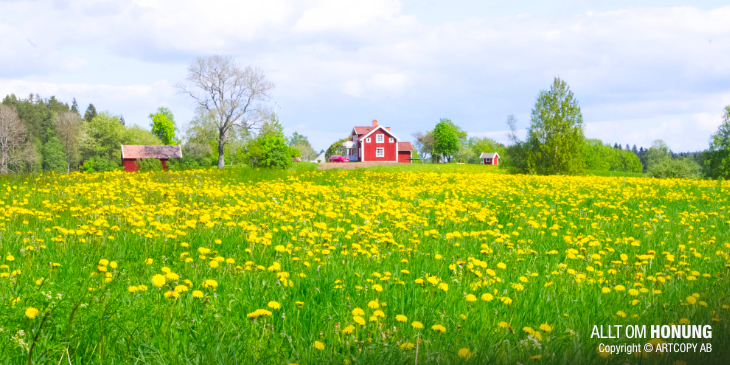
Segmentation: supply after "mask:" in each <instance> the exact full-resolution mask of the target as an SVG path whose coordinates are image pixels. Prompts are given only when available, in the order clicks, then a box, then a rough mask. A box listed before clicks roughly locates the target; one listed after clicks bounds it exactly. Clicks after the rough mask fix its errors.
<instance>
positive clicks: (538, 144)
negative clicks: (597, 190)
mask: <svg viewBox="0 0 730 365" xmlns="http://www.w3.org/2000/svg"><path fill="white" fill-rule="evenodd" d="M520 144H521V143H520ZM584 146H585V137H584V135H583V115H582V114H581V111H580V107H579V106H578V101H577V100H575V98H574V95H573V92H572V91H570V88H569V87H568V84H567V83H566V82H565V81H563V80H561V79H560V78H557V77H556V78H555V79H554V80H553V84H552V85H551V86H550V90H549V91H545V90H543V91H541V92H540V95H539V96H538V97H537V101H536V102H535V108H534V109H533V110H532V117H531V119H530V128H529V129H528V131H527V140H526V141H525V142H524V145H520V146H518V147H516V148H513V149H512V150H511V153H510V154H509V155H510V157H511V158H515V160H516V161H518V162H519V164H515V165H514V167H515V168H516V170H517V171H518V172H526V173H536V174H540V175H553V174H559V175H576V174H581V173H583V171H584V170H585V165H584V162H583V157H584V156H583V148H584ZM514 153H520V154H521V156H519V157H516V156H514V155H513V154H514Z"/></svg>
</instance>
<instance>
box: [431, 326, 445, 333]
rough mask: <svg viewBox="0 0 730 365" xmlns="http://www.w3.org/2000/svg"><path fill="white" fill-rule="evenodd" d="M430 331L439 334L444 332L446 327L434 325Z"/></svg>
mask: <svg viewBox="0 0 730 365" xmlns="http://www.w3.org/2000/svg"><path fill="white" fill-rule="evenodd" d="M431 329H432V330H434V331H436V332H439V333H444V332H446V327H444V326H442V325H440V324H435V325H433V326H431Z"/></svg>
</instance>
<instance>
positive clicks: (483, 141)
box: [467, 137, 507, 163]
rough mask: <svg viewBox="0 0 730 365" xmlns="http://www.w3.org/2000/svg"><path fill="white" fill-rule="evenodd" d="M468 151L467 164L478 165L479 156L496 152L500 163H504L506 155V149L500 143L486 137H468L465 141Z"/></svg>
mask: <svg viewBox="0 0 730 365" xmlns="http://www.w3.org/2000/svg"><path fill="white" fill-rule="evenodd" d="M467 145H468V146H469V149H471V150H472V154H471V157H470V158H469V161H468V162H469V163H480V162H481V161H480V160H479V156H481V154H482V153H484V152H497V153H498V154H499V156H500V157H501V158H502V160H501V161H500V163H504V158H505V156H506V155H507V151H506V148H505V147H504V145H502V144H501V143H499V142H497V141H495V140H493V139H491V138H487V137H483V138H480V137H470V138H469V139H468V141H467Z"/></svg>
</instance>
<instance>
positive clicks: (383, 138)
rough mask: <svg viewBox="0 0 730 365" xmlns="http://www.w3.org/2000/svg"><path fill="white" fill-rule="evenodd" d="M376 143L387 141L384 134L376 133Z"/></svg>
mask: <svg viewBox="0 0 730 365" xmlns="http://www.w3.org/2000/svg"><path fill="white" fill-rule="evenodd" d="M375 143H385V136H384V135H382V134H376V135H375Z"/></svg>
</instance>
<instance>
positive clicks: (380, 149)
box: [375, 134, 385, 157]
mask: <svg viewBox="0 0 730 365" xmlns="http://www.w3.org/2000/svg"><path fill="white" fill-rule="evenodd" d="M381 136H382V134H381ZM375 157H385V148H383V147H378V148H376V149H375Z"/></svg>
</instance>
